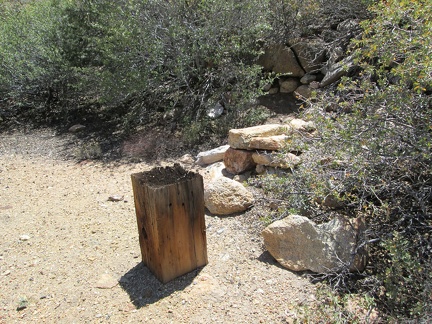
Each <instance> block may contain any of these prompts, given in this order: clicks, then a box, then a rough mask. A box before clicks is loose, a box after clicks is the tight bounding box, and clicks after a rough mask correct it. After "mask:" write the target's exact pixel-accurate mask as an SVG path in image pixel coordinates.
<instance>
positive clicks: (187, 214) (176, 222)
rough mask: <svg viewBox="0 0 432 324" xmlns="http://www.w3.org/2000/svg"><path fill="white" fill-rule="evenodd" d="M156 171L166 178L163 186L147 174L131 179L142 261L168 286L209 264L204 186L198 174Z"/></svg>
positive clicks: (134, 176) (134, 175) (165, 170)
mask: <svg viewBox="0 0 432 324" xmlns="http://www.w3.org/2000/svg"><path fill="white" fill-rule="evenodd" d="M177 171H178V170H177ZM157 172H158V173H159V172H160V173H161V177H165V179H164V182H162V184H157V183H155V182H154V181H152V180H151V178H150V181H149V174H148V173H146V172H143V173H136V174H132V175H131V178H132V187H133V192H134V201H135V210H136V217H137V225H138V232H139V243H140V247H141V254H142V261H143V263H144V265H146V266H147V267H148V268H149V269H150V271H152V272H153V274H154V275H155V276H156V277H157V278H158V279H159V280H160V281H161V282H163V283H166V282H168V281H170V280H172V279H174V278H176V277H179V276H181V275H183V274H186V273H188V272H190V271H192V270H195V269H196V268H198V267H201V266H204V265H206V264H207V263H208V259H207V241H206V232H205V219H204V188H203V187H204V186H203V179H202V177H201V175H199V174H195V173H192V174H191V173H190V172H189V173H187V176H184V174H182V173H181V172H180V173H179V172H173V171H172V170H169V169H168V168H158V170H157ZM173 175H174V176H173ZM169 176H172V178H173V179H172V183H168V184H167V181H166V177H169ZM168 182H169V181H168Z"/></svg>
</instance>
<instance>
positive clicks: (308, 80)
mask: <svg viewBox="0 0 432 324" xmlns="http://www.w3.org/2000/svg"><path fill="white" fill-rule="evenodd" d="M316 78H317V76H316V75H315V74H309V73H307V74H305V75H304V76H303V78H301V79H300V83H302V84H309V83H311V82H312V81H315V80H316Z"/></svg>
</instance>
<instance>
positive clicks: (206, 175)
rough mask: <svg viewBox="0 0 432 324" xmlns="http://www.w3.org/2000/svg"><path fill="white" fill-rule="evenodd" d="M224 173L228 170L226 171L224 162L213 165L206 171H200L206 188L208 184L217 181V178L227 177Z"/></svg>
mask: <svg viewBox="0 0 432 324" xmlns="http://www.w3.org/2000/svg"><path fill="white" fill-rule="evenodd" d="M224 171H226V170H225V164H223V162H216V163H213V164H211V165H209V166H208V167H206V168H205V169H204V170H200V171H199V173H200V174H201V176H202V177H203V181H204V188H205V187H206V186H207V184H208V183H210V182H212V181H214V180H216V179H217V178H222V177H224V176H225V174H224ZM226 172H227V171H226Z"/></svg>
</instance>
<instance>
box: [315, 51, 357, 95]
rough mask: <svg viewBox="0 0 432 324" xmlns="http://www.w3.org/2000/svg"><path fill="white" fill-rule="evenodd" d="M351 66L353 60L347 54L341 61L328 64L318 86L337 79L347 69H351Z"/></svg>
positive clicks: (346, 71) (346, 72)
mask: <svg viewBox="0 0 432 324" xmlns="http://www.w3.org/2000/svg"><path fill="white" fill-rule="evenodd" d="M353 66H354V60H353V57H352V56H348V57H346V58H345V59H343V60H342V61H340V62H338V63H336V64H333V65H332V66H330V68H329V69H328V71H327V73H326V75H325V76H324V78H323V79H322V81H321V83H320V87H321V88H322V87H325V86H328V85H329V84H332V83H334V82H336V81H338V80H339V79H340V78H341V77H343V76H344V75H347V74H348V72H349V70H350V69H352V68H353Z"/></svg>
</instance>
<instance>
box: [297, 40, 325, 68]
mask: <svg viewBox="0 0 432 324" xmlns="http://www.w3.org/2000/svg"><path fill="white" fill-rule="evenodd" d="M291 43H293V45H292V46H291V48H292V49H293V51H294V53H295V54H296V56H297V57H298V60H299V62H300V65H301V66H302V67H303V69H304V70H305V71H306V73H310V72H317V71H319V70H320V68H321V67H322V65H323V62H324V60H325V57H326V51H325V48H326V46H325V43H324V41H322V40H321V39H314V40H311V39H308V40H306V39H297V40H294V41H291Z"/></svg>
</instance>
